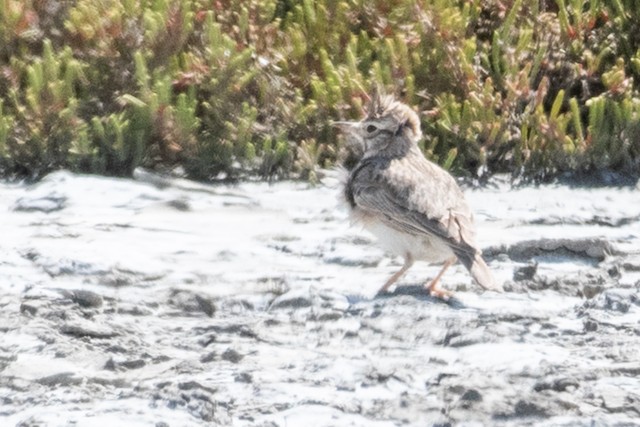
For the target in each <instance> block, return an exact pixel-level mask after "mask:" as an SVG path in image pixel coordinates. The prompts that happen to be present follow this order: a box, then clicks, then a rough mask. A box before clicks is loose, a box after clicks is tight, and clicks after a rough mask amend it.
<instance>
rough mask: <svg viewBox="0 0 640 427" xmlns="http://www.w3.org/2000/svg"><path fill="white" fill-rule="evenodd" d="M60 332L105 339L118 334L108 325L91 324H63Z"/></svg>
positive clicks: (80, 336)
mask: <svg viewBox="0 0 640 427" xmlns="http://www.w3.org/2000/svg"><path fill="white" fill-rule="evenodd" d="M60 332H61V333H63V334H65V335H71V336H74V337H78V338H83V337H88V338H98V339H105V338H113V337H115V336H118V334H117V333H116V332H114V331H113V330H111V329H108V328H106V327H100V326H97V325H89V324H87V325H81V324H78V325H72V324H67V325H63V326H62V327H61V328H60Z"/></svg>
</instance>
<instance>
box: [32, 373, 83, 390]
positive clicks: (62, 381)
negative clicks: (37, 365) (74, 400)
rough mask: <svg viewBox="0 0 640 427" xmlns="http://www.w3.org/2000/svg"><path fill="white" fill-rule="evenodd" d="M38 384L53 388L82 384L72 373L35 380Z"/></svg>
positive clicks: (80, 379)
mask: <svg viewBox="0 0 640 427" xmlns="http://www.w3.org/2000/svg"><path fill="white" fill-rule="evenodd" d="M36 382H37V383H38V384H42V385H44V386H47V387H54V386H63V387H67V386H71V385H78V384H80V383H81V382H82V378H79V377H76V376H75V373H73V372H61V373H59V374H53V375H49V376H46V377H42V378H39V379H37V380H36Z"/></svg>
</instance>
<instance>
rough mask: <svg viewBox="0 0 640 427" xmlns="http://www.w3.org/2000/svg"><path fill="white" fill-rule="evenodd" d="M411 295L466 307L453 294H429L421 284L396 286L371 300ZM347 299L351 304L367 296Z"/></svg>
mask: <svg viewBox="0 0 640 427" xmlns="http://www.w3.org/2000/svg"><path fill="white" fill-rule="evenodd" d="M403 295H405V296H411V297H414V298H415V299H417V300H419V301H424V302H427V303H435V304H446V305H448V306H449V307H451V308H456V309H463V308H466V306H465V305H464V303H463V302H462V301H461V300H459V299H458V298H456V297H455V296H452V297H449V298H448V299H444V298H438V297H434V296H433V295H431V293H430V292H429V290H428V289H427V288H425V287H424V286H421V285H406V286H397V287H396V288H395V290H394V291H393V292H381V293H377V294H376V295H375V296H374V297H373V298H372V300H374V301H375V300H386V299H390V298H395V297H398V296H403ZM347 298H348V300H349V301H350V302H351V303H352V304H353V303H357V302H362V301H366V300H367V298H365V297H362V296H353V295H351V296H348V297H347Z"/></svg>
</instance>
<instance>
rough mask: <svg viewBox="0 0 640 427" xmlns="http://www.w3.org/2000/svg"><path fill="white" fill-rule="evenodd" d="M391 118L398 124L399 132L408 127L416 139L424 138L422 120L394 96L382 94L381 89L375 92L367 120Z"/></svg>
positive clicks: (368, 109)
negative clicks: (421, 126)
mask: <svg viewBox="0 0 640 427" xmlns="http://www.w3.org/2000/svg"><path fill="white" fill-rule="evenodd" d="M385 117H391V118H393V119H394V120H395V121H396V122H397V123H398V130H401V129H402V128H404V127H406V128H408V129H409V130H411V131H412V132H413V135H414V137H415V138H416V139H420V138H421V137H422V130H420V118H419V117H418V114H417V113H416V112H415V111H413V109H412V108H411V107H409V106H408V105H407V104H404V103H402V102H400V101H398V100H396V99H395V97H393V96H392V95H385V94H383V93H381V91H380V89H377V90H374V92H373V95H372V96H371V101H370V103H369V106H368V108H367V118H366V120H379V119H382V118H385Z"/></svg>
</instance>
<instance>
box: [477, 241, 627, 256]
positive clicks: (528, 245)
mask: <svg viewBox="0 0 640 427" xmlns="http://www.w3.org/2000/svg"><path fill="white" fill-rule="evenodd" d="M483 252H484V253H486V254H487V256H488V257H492V256H497V255H498V254H500V253H507V254H508V255H509V258H511V259H512V260H515V261H529V260H531V259H532V258H534V257H537V256H541V255H553V256H555V257H569V258H586V259H592V260H596V261H603V260H604V259H605V257H607V256H608V255H610V254H616V253H617V251H616V250H615V248H614V247H613V246H612V245H611V243H610V242H609V241H608V240H606V239H601V238H577V239H553V238H544V239H537V240H525V241H521V242H517V243H514V244H513V245H511V246H508V247H504V246H501V247H495V248H487V249H485V250H484V251H483Z"/></svg>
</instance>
